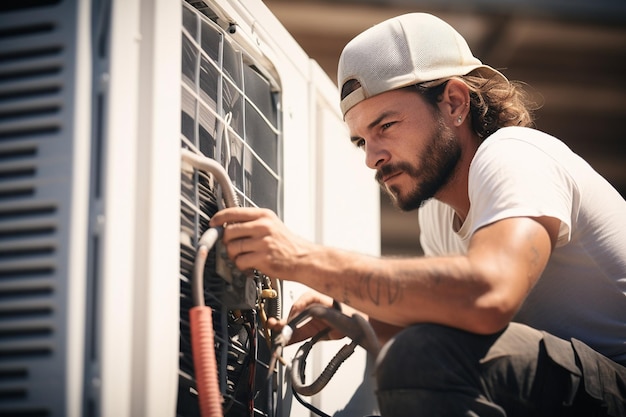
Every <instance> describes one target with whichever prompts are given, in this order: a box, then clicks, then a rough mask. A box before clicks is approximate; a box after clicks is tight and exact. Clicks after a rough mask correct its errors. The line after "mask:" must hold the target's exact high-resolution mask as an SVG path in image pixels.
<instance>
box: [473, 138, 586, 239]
mask: <svg viewBox="0 0 626 417" xmlns="http://www.w3.org/2000/svg"><path fill="white" fill-rule="evenodd" d="M468 192H469V198H470V204H471V207H472V211H473V212H474V218H475V221H474V222H473V227H472V230H471V231H470V234H473V233H474V232H475V231H476V230H478V229H479V228H480V227H483V226H486V225H488V224H490V223H493V222H496V221H498V220H502V219H505V218H510V217H542V216H548V217H554V218H557V219H559V220H560V221H561V226H560V230H559V235H558V239H557V246H561V245H564V244H566V243H567V242H569V240H570V238H571V225H572V220H571V214H572V206H573V203H574V198H575V197H574V196H575V194H576V190H575V185H574V182H573V180H572V178H571V176H570V175H569V173H568V172H567V171H566V170H565V169H564V168H563V167H562V166H561V165H560V164H559V162H558V161H557V160H555V159H554V158H553V157H552V156H550V155H548V154H547V153H546V152H545V151H543V150H542V149H540V148H538V147H537V146H535V145H533V144H532V143H529V142H527V141H522V140H517V139H514V138H507V137H500V138H497V140H493V141H490V142H489V143H483V146H481V147H480V148H479V151H478V152H477V153H476V155H475V157H474V160H473V161H472V165H471V168H470V174H469V185H468Z"/></svg>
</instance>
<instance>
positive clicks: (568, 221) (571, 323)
mask: <svg viewBox="0 0 626 417" xmlns="http://www.w3.org/2000/svg"><path fill="white" fill-rule="evenodd" d="M468 193H469V199H470V210H469V213H468V216H467V219H466V220H465V222H464V223H463V224H461V225H458V224H456V223H455V213H454V210H452V208H450V207H449V206H447V205H445V204H443V203H441V202H439V201H437V200H434V199H433V200H430V201H428V202H427V203H426V204H425V205H424V206H423V207H422V208H421V209H420V211H419V223H420V230H421V237H420V240H421V244H422V248H423V249H424V252H425V254H426V255H427V256H437V255H450V254H463V253H466V251H467V247H468V245H469V242H470V239H471V237H472V235H473V233H474V232H475V231H476V230H478V229H479V228H480V227H483V226H485V225H488V224H490V223H493V222H496V221H498V220H502V219H504V218H510V217H521V216H525V217H537V216H550V217H555V218H558V219H559V220H560V221H561V226H560V230H559V236H558V241H557V245H556V248H555V249H554V251H553V253H552V256H551V257H550V260H549V262H548V265H547V267H546V269H545V271H544V273H543V275H542V277H541V278H540V279H539V281H538V282H537V284H536V286H535V287H534V288H533V289H532V291H531V292H530V294H529V295H528V297H527V298H526V300H525V302H524V304H523V305H522V307H521V309H520V311H519V312H518V313H517V315H516V317H515V321H518V322H521V323H526V324H528V325H530V326H532V327H535V328H537V329H541V330H546V331H548V332H550V333H552V334H554V335H557V336H560V337H562V338H565V339H569V338H572V337H573V338H576V339H579V340H582V341H584V342H585V343H587V344H588V345H590V346H591V347H592V348H594V349H595V350H597V351H599V352H601V353H603V354H605V355H607V356H609V357H611V358H613V359H614V360H616V361H618V362H621V363H624V364H626V201H625V200H624V199H623V198H622V197H621V196H620V195H619V193H618V192H617V191H616V190H615V189H614V188H613V187H612V186H611V185H610V184H609V183H608V182H607V181H606V180H605V179H604V178H602V177H601V176H600V175H599V174H598V173H597V172H596V171H594V170H593V168H591V166H590V165H589V164H588V163H587V162H585V161H584V160H583V159H582V158H580V157H579V156H578V155H576V154H575V153H573V152H572V151H571V150H570V149H569V148H568V147H567V146H566V145H565V144H564V143H563V142H561V141H559V140H558V139H556V138H554V137H552V136H550V135H547V134H545V133H542V132H539V131H537V130H534V129H529V128H522V127H507V128H502V129H500V130H498V131H497V132H496V133H494V134H493V135H491V136H490V137H489V138H487V139H486V140H485V141H484V142H483V143H482V144H481V145H480V147H479V149H478V151H477V152H476V155H475V156H474V159H473V160H472V163H471V166H470V171H469V185H468Z"/></svg>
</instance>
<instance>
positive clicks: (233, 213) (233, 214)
mask: <svg viewBox="0 0 626 417" xmlns="http://www.w3.org/2000/svg"><path fill="white" fill-rule="evenodd" d="M271 216H275V214H274V213H273V212H272V211H271V210H268V209H264V208H255V207H233V208H225V209H223V210H220V211H218V212H217V213H215V214H214V215H213V217H212V218H211V221H210V222H209V224H210V226H211V227H216V226H223V225H225V224H228V225H233V224H235V223H245V222H250V221H253V220H257V219H259V218H261V217H271Z"/></svg>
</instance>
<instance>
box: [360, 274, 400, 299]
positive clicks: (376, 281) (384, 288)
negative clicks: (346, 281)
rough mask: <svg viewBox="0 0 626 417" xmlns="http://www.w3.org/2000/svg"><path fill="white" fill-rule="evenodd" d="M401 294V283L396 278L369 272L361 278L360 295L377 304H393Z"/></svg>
mask: <svg viewBox="0 0 626 417" xmlns="http://www.w3.org/2000/svg"><path fill="white" fill-rule="evenodd" d="M399 296H400V285H399V283H398V282H397V281H395V280H390V279H388V278H382V277H380V276H376V275H374V274H368V275H366V276H364V277H363V278H361V282H360V285H359V297H360V298H361V299H365V298H367V299H369V300H370V301H371V302H373V303H374V304H375V305H377V306H378V305H381V304H383V303H384V304H386V305H391V304H393V303H394V302H395V301H397V300H398V297H399Z"/></svg>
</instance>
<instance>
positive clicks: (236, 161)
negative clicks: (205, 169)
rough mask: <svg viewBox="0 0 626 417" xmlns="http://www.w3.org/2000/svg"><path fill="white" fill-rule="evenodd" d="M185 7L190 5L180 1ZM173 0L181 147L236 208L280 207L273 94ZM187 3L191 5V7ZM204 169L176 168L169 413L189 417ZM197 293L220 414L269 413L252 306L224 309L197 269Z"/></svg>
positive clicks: (220, 37) (251, 66)
mask: <svg viewBox="0 0 626 417" xmlns="http://www.w3.org/2000/svg"><path fill="white" fill-rule="evenodd" d="M189 3H190V4H193V3H198V2H189ZM190 4H188V3H183V36H182V83H181V86H182V90H181V92H182V109H181V130H182V132H181V146H182V147H183V148H189V149H191V150H193V151H195V152H200V153H202V154H203V155H205V156H206V157H209V158H213V159H217V160H218V161H219V162H220V163H221V164H222V165H223V166H224V167H225V168H226V170H227V172H228V174H229V176H230V178H231V180H232V181H233V184H234V186H235V188H236V192H237V193H238V196H239V199H240V201H242V202H243V205H245V206H253V205H254V206H260V207H266V208H270V209H272V210H274V211H276V212H277V213H280V210H281V193H280V185H281V181H280V166H281V161H280V153H279V149H280V143H279V140H280V131H279V128H278V126H279V116H280V114H279V111H278V91H277V86H276V85H273V84H272V83H271V82H270V80H269V78H268V77H266V76H264V75H263V73H262V72H261V70H262V68H259V67H257V66H256V65H255V63H254V62H253V60H252V59H251V58H250V56H249V55H247V54H246V51H245V50H243V49H242V48H240V46H239V45H238V44H236V43H235V42H233V41H232V40H231V39H229V34H228V33H227V32H225V31H224V30H222V29H221V28H220V27H219V25H217V24H216V23H215V22H214V21H213V20H211V18H212V19H216V18H217V15H216V14H214V13H213V12H212V11H211V10H210V9H209V8H208V7H206V5H204V4H202V6H203V7H202V8H201V9H202V10H201V12H200V10H198V8H196V7H192V6H191V5H190ZM194 5H196V6H197V4H194ZM217 195H218V189H217V185H216V184H215V183H214V179H213V178H212V176H211V175H208V174H205V173H202V172H197V171H194V172H192V173H191V172H183V173H182V174H181V268H180V271H181V294H180V296H181V303H180V305H181V321H180V323H181V327H180V337H181V340H180V378H179V396H178V410H177V412H178V415H183V416H195V415H198V406H197V393H196V391H195V381H194V369H193V361H192V356H191V344H190V336H189V322H188V314H189V313H188V312H189V308H190V307H191V306H192V302H191V288H190V282H189V280H190V277H191V271H192V269H193V262H194V256H195V248H196V243H197V241H198V239H199V237H200V236H201V234H202V233H203V232H204V231H205V230H206V229H207V227H208V221H209V219H210V218H211V216H212V215H213V214H214V213H215V212H216V211H217V210H218V201H217V200H218V198H217ZM204 279H205V283H204V288H205V300H206V303H207V305H210V306H211V307H212V309H213V323H214V330H215V349H216V356H217V361H218V373H219V378H220V387H221V391H222V394H223V396H224V404H223V408H224V413H225V415H226V416H250V415H252V414H253V415H262V416H269V415H274V403H275V399H276V397H277V395H276V392H275V387H274V386H272V384H267V381H266V375H267V364H268V362H269V358H270V352H269V348H268V347H267V343H266V341H265V339H264V338H263V335H262V334H260V332H258V326H257V317H256V311H255V310H253V309H251V310H246V311H232V310H229V308H228V306H227V305H226V304H225V303H224V294H225V291H226V286H227V283H226V282H225V281H224V280H223V279H222V278H221V277H219V276H218V275H217V273H216V272H215V251H211V253H210V254H209V259H208V262H207V265H206V269H205V278H204Z"/></svg>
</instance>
